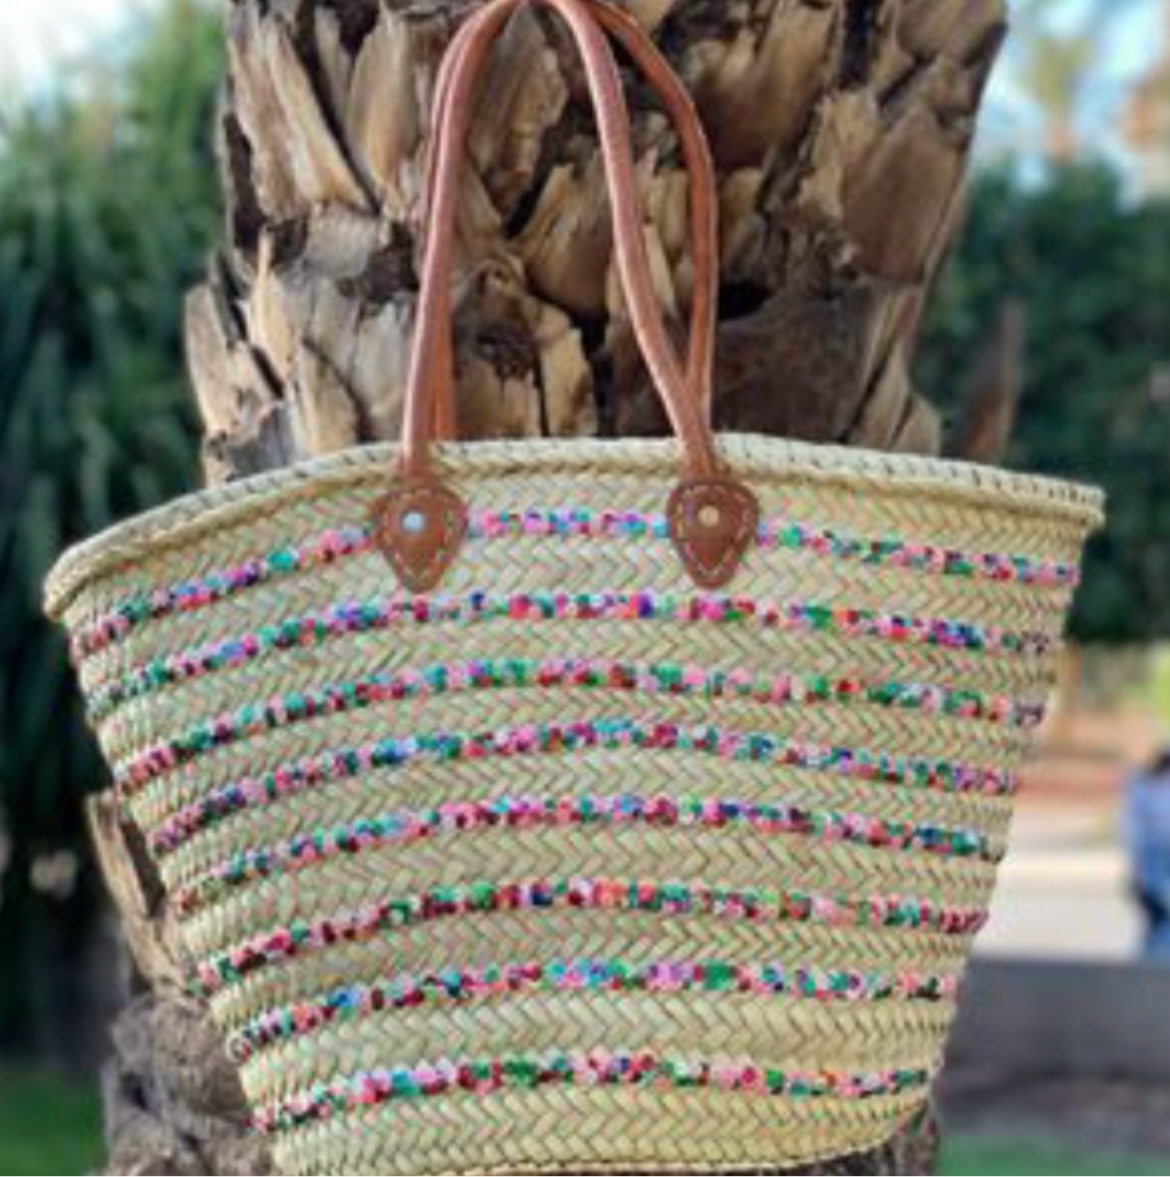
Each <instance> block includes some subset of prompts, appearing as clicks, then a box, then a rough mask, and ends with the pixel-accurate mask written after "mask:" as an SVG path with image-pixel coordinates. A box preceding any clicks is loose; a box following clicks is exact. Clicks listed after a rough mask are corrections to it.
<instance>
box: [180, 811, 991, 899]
mask: <svg viewBox="0 0 1170 1177" xmlns="http://www.w3.org/2000/svg"><path fill="white" fill-rule="evenodd" d="M631 825H648V826H655V827H657V828H660V829H674V828H687V827H691V828H694V827H698V828H702V829H726V828H737V827H738V828H746V829H751V830H754V831H756V832H757V833H760V834H765V835H770V834H795V835H799V836H804V837H809V838H814V839H817V840H818V841H822V842H827V843H846V844H851V845H856V846H866V847H870V848H872V849H876V850H896V851H897V850H901V851H917V852H920V853H925V854H933V855H938V856H939V857H943V858H974V859H978V860H980V861H982V862H990V863H995V862H998V861H999V860H1000V859H1001V858H1002V857H1003V851H1002V849H1001V848H1000V847H998V846H996V845H995V844H994V842H993V840H992V839H991V838H988V837H987V836H985V835H983V834H979V833H976V832H974V831H972V830H964V829H946V828H944V827H940V826H934V825H924V824H918V823H915V822H909V821H889V820H884V819H882V818H877V817H868V816H866V815H865V814H861V813H833V812H830V811H826V810H816V809H807V808H804V807H802V806H797V805H783V804H761V803H753V802H748V801H738V800H731V799H720V798H708V797H683V798H674V797H668V796H661V795H660V796H656V797H640V796H637V795H634V794H629V793H627V794H623V795H620V796H608V797H606V796H592V797H501V798H498V799H496V800H493V801H468V802H448V803H446V804H443V805H438V806H436V807H435V808H433V809H425V810H421V811H417V812H411V811H404V812H399V813H390V814H386V815H382V816H378V817H372V818H363V819H359V820H357V821H353V822H348V823H346V824H344V825H338V826H334V827H333V828H332V829H329V830H318V831H316V832H314V833H312V834H301V835H298V836H297V837H295V838H291V839H289V840H288V841H286V842H283V843H281V844H279V845H276V846H272V847H266V848H264V849H260V850H249V851H247V852H245V853H241V854H237V855H235V856H234V857H232V858H230V859H229V860H228V861H227V862H224V863H221V864H220V865H218V866H216V867H214V868H213V869H212V870H211V871H209V872H208V873H207V874H205V875H203V876H202V877H201V878H199V879H197V880H196V881H195V882H193V883H192V884H190V885H189V886H186V887H181V888H179V889H178V890H177V891H176V892H175V896H174V901H175V906H176V909H177V911H178V912H179V913H180V914H181V915H190V914H192V913H193V912H196V911H198V910H200V909H201V908H203V907H205V906H206V905H207V904H208V903H214V902H215V901H217V900H218V899H221V898H223V897H224V896H226V895H228V894H230V893H231V892H232V891H234V890H235V889H236V888H239V887H243V886H246V885H248V884H250V883H254V882H258V881H259V880H261V879H268V878H273V877H275V876H281V875H289V874H295V873H298V872H300V871H302V870H304V869H306V868H307V867H310V866H313V865H314V864H317V863H321V862H326V861H328V860H330V859H333V858H337V857H340V856H342V855H353V854H358V853H361V852H362V851H365V850H376V849H379V848H381V847H385V846H391V845H402V844H408V843H412V842H420V841H422V840H423V839H425V838H430V837H433V836H434V835H436V834H444V833H446V834H451V833H460V834H463V833H470V832H472V831H475V830H490V829H507V830H530V829H547V828H554V827H560V826H589V827H620V826H631Z"/></svg>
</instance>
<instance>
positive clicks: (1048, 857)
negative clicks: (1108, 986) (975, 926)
mask: <svg viewBox="0 0 1170 1177" xmlns="http://www.w3.org/2000/svg"><path fill="white" fill-rule="evenodd" d="M1126 886H1127V868H1126V862H1125V857H1124V854H1123V852H1122V849H1121V847H1120V845H1119V844H1118V841H1117V834H1116V821H1115V820H1114V819H1113V818H1112V817H1111V816H1110V814H1109V813H1108V811H1103V810H1102V809H1100V808H1097V807H1093V808H1081V807H1077V808H1069V809H1066V808H1063V807H1060V806H1059V805H1054V806H1048V805H1042V806H1035V807H1024V808H1023V809H1021V811H1020V812H1019V813H1018V814H1017V817H1016V825H1015V830H1014V832H1013V836H1012V849H1011V853H1010V854H1009V856H1008V860H1007V862H1006V863H1004V866H1003V869H1002V871H1001V874H1000V883H999V889H998V892H997V894H996V898H995V902H994V903H993V905H992V914H991V922H990V923H989V924H988V926H987V928H986V930H985V931H984V932H983V935H982V936H981V937H980V940H979V949H978V951H979V952H981V953H984V954H988V955H990V954H1000V955H1013V956H1044V957H1049V958H1052V957H1058V958H1062V959H1068V958H1072V957H1082V958H1083V957H1092V958H1096V959H1102V958H1105V959H1111V960H1123V959H1127V958H1130V957H1132V956H1133V954H1134V951H1135V948H1136V945H1137V941H1138V936H1139V921H1138V915H1137V911H1136V909H1135V908H1134V907H1133V905H1132V904H1131V903H1130V901H1129V897H1128V894H1127V890H1126Z"/></svg>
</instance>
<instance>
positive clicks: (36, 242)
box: [0, 0, 222, 1043]
mask: <svg viewBox="0 0 1170 1177" xmlns="http://www.w3.org/2000/svg"><path fill="white" fill-rule="evenodd" d="M145 19H146V22H147V23H146V24H145V25H143V26H142V27H141V28H140V29H139V30H137V32H136V34H135V35H134V37H133V40H132V45H131V48H130V50H129V51H128V53H127V56H126V58H125V60H124V61H122V62H121V63H118V64H117V67H116V69H114V70H113V71H112V72H111V71H110V69H109V67H108V66H107V67H106V68H105V69H103V70H102V71H101V72H98V71H97V69H96V68H94V69H93V70H92V72H88V73H84V74H83V75H82V77H81V78H80V79H79V80H78V81H77V83H76V84H75V85H73V86H71V87H70V89H69V90H68V91H67V92H66V93H65V94H63V95H59V96H57V97H56V98H54V99H52V100H50V101H48V102H41V103H36V102H31V101H30V102H29V103H28V104H27V105H25V106H24V107H23V108H22V109H20V110H18V111H16V112H15V113H14V114H12V115H11V116H10V117H8V118H7V119H6V120H4V121H3V122H2V123H0V831H2V832H4V833H6V834H7V835H8V838H9V841H10V860H9V863H8V869H7V871H6V873H5V875H4V878H3V880H2V885H3V902H0V942H2V943H3V944H4V945H5V954H6V959H7V961H8V962H15V963H12V964H11V965H10V964H6V965H5V968H4V969H3V970H2V971H0V1043H3V1042H4V1041H6V1040H12V1039H13V1038H17V1037H20V1036H21V1035H22V1034H24V1035H27V1034H28V1033H29V1032H30V1025H31V1023H32V1022H33V1021H35V1018H31V1017H30V1015H33V1014H35V1013H36V1009H35V1003H36V1002H37V1001H38V1000H41V995H42V994H43V993H44V991H45V990H44V986H43V985H41V984H39V983H38V980H37V977H36V975H35V973H36V970H37V969H38V968H39V967H40V966H39V964H38V958H39V957H42V956H44V955H45V954H47V953H49V952H53V951H60V950H61V946H60V945H59V944H52V943H49V942H48V941H46V939H45V937H46V935H47V933H46V932H45V926H46V924H52V925H54V927H56V928H58V929H60V928H61V927H68V926H69V925H70V924H71V923H72V924H74V925H75V926H76V927H77V928H79V929H80V928H82V927H84V926H85V923H86V912H87V911H88V910H90V909H91V908H92V896H93V894H94V892H95V887H94V885H93V883H92V880H87V879H85V878H84V876H83V879H82V884H83V885H82V886H81V887H79V888H77V891H76V894H75V895H74V897H73V899H72V900H71V901H70V903H68V904H66V905H65V906H66V908H67V910H65V911H62V910H60V909H58V910H56V911H53V912H48V911H46V910H45V909H44V908H43V906H41V905H43V904H46V903H48V902H49V900H48V899H46V898H43V897H40V896H38V895H36V894H34V893H33V892H32V890H31V889H30V885H29V878H28V876H29V872H30V869H31V865H32V863H33V862H34V861H35V859H36V858H37V857H38V856H40V855H42V854H44V853H46V852H51V851H57V850H59V849H61V848H75V849H76V848H79V847H80V846H81V844H82V836H81V816H80V805H79V803H78V801H79V797H80V795H81V794H82V793H83V792H84V791H86V790H89V789H92V788H93V787H95V786H96V785H98V784H99V783H100V782H101V781H102V779H103V772H102V769H101V767H100V764H99V761H98V759H97V756H96V753H95V751H94V748H93V745H92V744H91V742H90V740H89V738H88V737H87V735H86V734H85V729H84V725H83V722H82V716H81V714H80V709H79V707H78V704H77V692H76V689H75V687H74V685H73V683H72V680H71V676H70V674H69V671H68V667H67V664H66V658H65V652H64V643H63V642H62V640H61V638H60V636H59V634H57V633H56V631H55V630H54V629H52V628H51V627H50V626H49V625H48V623H47V622H46V621H45V620H44V619H43V617H42V613H41V586H42V583H43V581H44V577H45V573H46V572H47V571H48V568H49V566H50V564H51V563H52V561H53V559H54V558H55V556H56V554H57V553H58V552H59V551H60V550H61V549H62V548H63V547H64V546H65V545H66V544H68V543H69V542H70V541H72V540H75V539H78V538H80V537H82V536H86V535H89V534H92V533H93V532H94V531H96V530H98V529H100V528H102V527H105V526H107V525H108V524H110V523H112V522H114V521H115V520H117V519H120V518H123V517H125V516H127V515H131V514H133V513H135V512H137V511H140V510H142V509H143V508H145V507H147V506H150V505H153V504H156V503H159V502H161V501H163V500H165V499H167V498H169V497H170V496H172V495H174V494H176V493H177V492H179V491H182V490H184V489H186V488H188V487H189V486H190V485H191V484H192V482H193V481H194V477H195V469H196V464H195V452H196V451H195V440H194V428H193V426H194V422H193V420H192V417H191V410H190V396H189V393H188V390H187V388H186V385H185V381H184V377H183V374H182V357H181V342H180V323H181V317H182V316H181V299H182V294H183V291H184V289H185V288H186V287H187V286H189V285H190V284H191V283H192V282H193V281H194V280H195V278H196V277H197V275H198V273H199V271H200V269H201V266H202V263H203V260H204V255H205V253H206V251H207V249H208V246H209V244H210V242H211V241H212V240H213V238H214V235H215V230H216V227H217V226H216V221H217V212H216V199H217V197H216V188H215V169H214V161H213V153H212V150H211V143H210V128H211V125H212V114H213V109H214V108H213V103H214V101H215V94H216V90H217V87H218V78H219V76H220V72H221V60H220V58H221V52H222V50H221V41H220V36H219V30H218V26H217V21H216V19H215V14H214V13H213V12H212V11H211V10H210V9H209V8H208V7H206V6H204V5H202V4H197V3H195V2H194V0H178V2H176V3H172V4H170V5H168V6H166V7H164V8H163V9H162V10H161V11H160V12H159V14H158V15H155V16H151V17H148V18H145ZM87 884H88V885H87ZM65 947H66V950H67V948H68V945H66V946H65ZM30 974H31V975H30Z"/></svg>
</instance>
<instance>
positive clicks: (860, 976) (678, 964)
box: [230, 960, 958, 1063]
mask: <svg viewBox="0 0 1170 1177" xmlns="http://www.w3.org/2000/svg"><path fill="white" fill-rule="evenodd" d="M957 989H958V979H957V978H956V977H955V976H953V975H950V976H947V975H942V976H940V975H931V974H924V973H903V974H885V973H864V972H858V971H855V970H835V969H818V968H806V967H798V968H793V969H789V968H785V967H784V966H783V965H780V964H735V963H731V962H728V961H721V960H709V961H653V962H651V963H649V964H639V965H633V964H629V963H627V962H625V961H621V960H555V961H551V962H547V963H545V962H540V961H530V962H527V963H525V964H504V965H488V966H487V967H485V968H480V969H443V970H441V971H439V972H434V973H425V974H422V975H420V976H413V975H410V974H407V975H402V976H397V977H393V978H391V979H388V980H384V981H377V982H375V983H374V984H372V985H362V984H357V985H345V986H342V987H340V988H337V989H334V990H332V991H331V992H329V993H326V994H325V995H324V996H322V997H320V998H314V999H312V1000H309V1001H302V1002H298V1003H297V1004H295V1005H289V1006H283V1007H281V1008H278V1009H272V1010H268V1011H266V1012H265V1013H263V1014H261V1015H260V1016H259V1017H257V1018H254V1019H253V1020H252V1021H250V1022H248V1023H247V1024H246V1025H245V1026H243V1027H242V1028H241V1029H240V1030H239V1031H238V1032H237V1033H236V1034H234V1035H233V1036H232V1039H231V1043H230V1052H231V1055H232V1058H233V1059H234V1060H235V1061H236V1062H237V1063H245V1062H247V1061H248V1059H250V1058H252V1057H253V1056H254V1055H255V1054H256V1053H257V1052H258V1051H262V1050H265V1049H266V1048H268V1047H271V1046H274V1045H276V1044H278V1043H282V1042H287V1041H290V1040H292V1039H295V1038H301V1037H304V1036H306V1035H310V1034H313V1033H315V1032H317V1031H318V1030H321V1029H323V1028H324V1027H326V1026H330V1025H336V1024H346V1023H350V1022H354V1021H357V1020H359V1019H361V1018H364V1017H368V1016H370V1015H373V1014H378V1013H381V1012H383V1011H390V1010H403V1009H413V1008H415V1007H416V1006H435V1005H443V1004H448V1003H456V1004H458V1003H464V1002H469V1001H474V1000H482V999H487V998H493V997H499V996H502V995H505V994H514V993H579V992H594V993H598V992H604V993H752V994H757V995H762V996H777V997H786V998H808V999H811V1000H815V1001H822V1002H829V1001H833V1002H889V1001H923V1002H938V1001H944V1000H947V999H949V998H953V997H954V996H955V993H956V991H957Z"/></svg>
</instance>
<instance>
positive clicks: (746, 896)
mask: <svg viewBox="0 0 1170 1177" xmlns="http://www.w3.org/2000/svg"><path fill="white" fill-rule="evenodd" d="M553 908H560V909H563V908H570V909H593V910H602V911H626V912H650V913H654V914H657V915H666V916H680V915H701V916H714V917H717V918H720V919H730V920H747V921H751V922H753V923H769V922H784V923H790V922H795V923H812V924H827V925H830V926H833V927H865V928H875V929H881V928H886V929H895V928H896V929H903V930H915V931H923V932H939V933H942V934H944V935H948V936H966V935H970V934H972V933H974V932H977V931H978V930H979V929H980V928H981V927H982V926H983V924H984V923H985V922H986V920H987V912H986V910H984V909H983V908H973V907H948V906H946V905H943V904H940V903H936V902H935V901H934V900H931V899H919V898H912V897H906V896H902V895H875V896H870V897H869V898H857V897H854V896H834V895H825V894H818V893H815V892H809V891H801V890H790V889H786V890H774V889H768V888H755V887H752V888H747V889H736V888H730V887H713V886H708V885H707V884H705V883H693V884H688V883H659V882H649V881H629V880H622V879H598V878H560V879H525V880H523V881H521V882H517V883H497V882H489V881H483V882H476V883H466V884H458V885H454V886H447V887H434V888H432V889H430V890H428V891H424V892H422V893H421V894H416V895H406V896H402V897H399V898H394V899H385V900H382V901H381V902H377V903H373V902H371V903H368V904H365V905H363V906H362V907H361V908H359V909H357V910H353V911H343V912H338V913H337V914H336V915H334V916H332V917H326V918H324V919H317V920H313V921H305V920H298V921H296V922H295V923H293V924H291V925H290V926H289V927H287V928H280V929H277V930H276V931H273V932H267V933H264V934H262V935H259V936H256V937H253V938H252V939H250V940H247V941H245V942H244V943H242V944H239V945H237V946H236V947H235V948H232V949H231V950H229V951H228V952H224V953H221V954H220V955H218V956H214V957H211V958H209V959H206V960H203V961H200V962H199V964H198V966H197V976H198V982H199V985H200V986H201V988H202V992H203V993H204V995H206V996H210V995H212V994H215V993H217V992H219V991H220V990H222V989H224V988H226V987H227V986H229V985H232V984H235V983H237V982H239V981H242V980H243V979H244V978H245V977H248V976H250V975H252V974H254V973H256V972H258V971H260V970H262V969H267V968H271V967H273V966H275V965H279V964H282V963H284V962H286V961H289V960H293V959H297V958H301V957H304V956H307V955H309V954H311V953H313V952H318V951H321V950H322V949H326V948H330V947H332V946H334V945H336V944H339V943H343V942H344V943H355V942H362V941H369V940H373V939H375V938H376V937H379V936H382V935H384V934H386V933H388V932H393V931H396V930H399V929H401V928H408V927H415V926H417V925H419V924H425V923H430V922H431V921H433V920H438V919H446V918H448V917H451V916H464V915H477V914H479V915H482V914H487V913H499V912H514V911H536V910H548V909H553Z"/></svg>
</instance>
